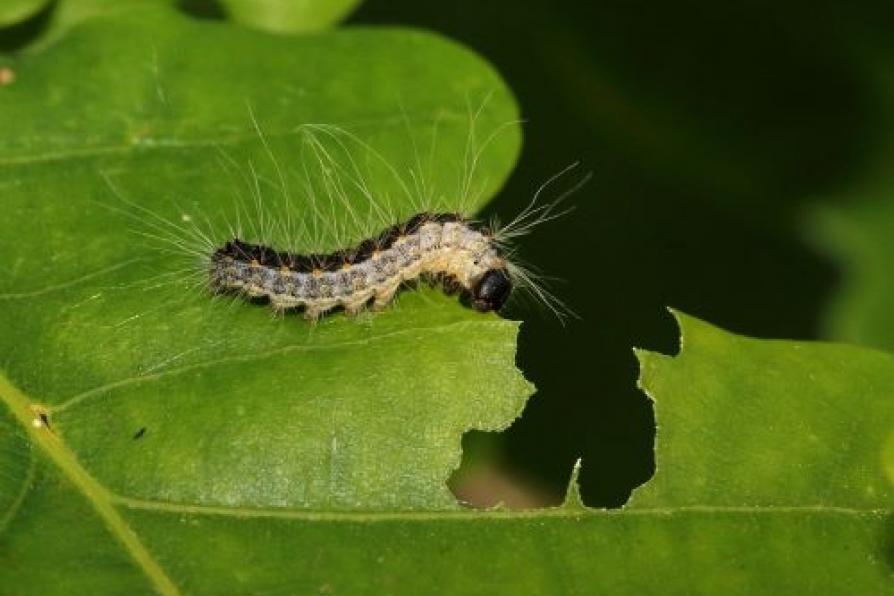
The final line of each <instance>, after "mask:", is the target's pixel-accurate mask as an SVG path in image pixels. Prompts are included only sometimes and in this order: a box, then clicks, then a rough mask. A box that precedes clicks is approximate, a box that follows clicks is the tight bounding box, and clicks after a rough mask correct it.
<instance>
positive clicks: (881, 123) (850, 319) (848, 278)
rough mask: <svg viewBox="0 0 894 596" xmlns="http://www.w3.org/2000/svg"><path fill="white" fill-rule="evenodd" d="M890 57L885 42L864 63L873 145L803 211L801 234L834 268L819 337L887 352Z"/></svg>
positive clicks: (892, 287) (892, 120)
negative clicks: (842, 182) (873, 109)
mask: <svg viewBox="0 0 894 596" xmlns="http://www.w3.org/2000/svg"><path fill="white" fill-rule="evenodd" d="M892 68H894V59H892V57H891V55H890V51H888V50H887V47H885V48H884V49H883V50H877V55H876V56H875V58H874V60H873V62H872V63H871V64H870V65H869V66H868V67H867V68H866V71H867V79H868V81H867V83H866V86H867V88H869V89H871V90H872V91H873V92H874V97H873V103H874V104H875V105H878V106H880V107H881V108H882V109H880V111H879V114H878V115H877V120H878V121H877V122H876V123H875V126H874V133H873V134H874V138H876V139H878V142H876V143H875V144H873V146H872V147H871V148H870V149H871V150H870V151H868V152H867V156H866V157H865V158H864V162H863V163H861V164H860V167H859V168H855V170H854V172H852V175H851V177H852V179H853V183H852V184H851V185H850V186H849V188H846V189H845V190H842V191H839V192H838V193H836V195H834V196H832V197H825V200H824V201H822V202H818V203H817V204H815V205H813V206H812V207H811V208H810V209H808V210H807V211H806V217H804V218H802V219H803V221H804V226H803V227H804V229H805V233H806V236H807V238H808V240H809V241H810V242H811V243H812V245H813V246H814V247H815V248H816V250H817V251H819V252H821V253H822V254H823V255H824V256H826V257H827V258H829V259H830V260H832V261H833V262H834V263H835V264H836V265H837V266H838V270H839V280H838V283H837V284H836V286H835V288H833V291H832V292H831V297H830V299H829V300H828V303H827V304H826V305H825V309H824V313H823V317H822V320H821V321H820V324H821V332H822V335H823V336H824V337H826V338H829V339H832V340H835V341H847V342H853V343H859V344H861V345H866V346H872V347H876V348H882V349H886V350H889V351H890V350H894V309H892V308H891V307H890V306H891V304H892V301H894V278H892V276H891V275H890V271H891V269H892V267H894V237H892V234H891V230H894V202H892V199H894V176H892V175H891V165H890V164H891V160H892V158H894V142H892V141H894V112H892V110H891V106H892V105H894V103H892V102H894V80H892V78H891V76H890V73H891V72H892Z"/></svg>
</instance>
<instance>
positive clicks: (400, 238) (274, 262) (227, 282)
mask: <svg viewBox="0 0 894 596" xmlns="http://www.w3.org/2000/svg"><path fill="white" fill-rule="evenodd" d="M508 267H509V263H508V262H507V258H506V254H505V252H504V250H503V249H502V248H501V246H500V244H499V243H498V242H497V241H496V240H495V238H494V236H493V234H492V233H491V232H490V230H489V229H488V228H486V227H484V226H481V225H480V224H478V223H476V222H473V221H471V220H467V219H465V218H463V217H462V216H461V215H459V214H456V213H419V214H417V215H415V216H413V217H411V218H410V219H409V220H407V221H406V222H404V223H401V224H396V225H393V226H391V227H389V228H388V229H386V230H385V231H383V232H382V233H381V234H379V235H378V236H376V237H374V238H370V239H367V240H364V241H363V242H361V243H359V245H357V246H356V247H353V248H349V249H341V250H337V251H335V252H332V253H328V254H306V255H301V254H295V253H291V252H280V251H277V250H274V249H273V248H270V247H267V246H263V245H260V244H250V243H247V242H243V241H241V240H239V239H238V238H236V239H233V240H231V241H229V242H227V243H226V244H225V245H224V246H223V247H221V248H219V249H217V250H216V251H215V252H214V254H213V256H212V258H211V267H210V272H209V273H210V286H211V288H212V289H214V290H216V291H221V292H235V293H238V294H241V295H243V296H245V297H248V298H250V299H257V298H266V299H268V300H269V302H270V304H271V305H272V306H273V307H274V308H275V309H276V310H279V311H284V310H288V309H298V308H303V309H304V313H305V316H306V317H307V318H311V319H315V318H318V317H320V316H322V315H324V314H326V313H327V312H329V311H330V310H332V309H335V308H339V307H340V308H343V309H344V310H345V311H346V312H348V313H350V314H354V313H358V312H360V311H361V310H362V309H363V308H365V307H366V306H367V305H368V304H369V303H370V302H372V303H373V306H374V307H375V308H382V307H384V306H385V305H387V304H388V303H389V302H390V301H391V300H392V298H393V297H394V295H395V293H396V292H397V291H398V289H399V288H400V287H401V286H403V285H404V284H406V283H408V282H413V281H415V280H416V279H418V278H420V277H422V278H427V279H429V280H432V281H442V283H443V284H444V286H445V289H446V290H447V291H448V293H450V292H456V291H459V292H460V293H461V294H462V297H463V299H464V301H466V302H467V303H468V304H470V305H471V306H472V307H473V308H475V309H476V310H478V311H480V312H488V311H492V310H499V309H500V307H502V306H503V304H504V303H505V302H506V300H507V299H508V298H509V295H510V293H511V292H512V280H511V276H510V273H509V269H508Z"/></svg>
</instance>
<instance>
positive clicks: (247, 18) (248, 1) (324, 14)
mask: <svg viewBox="0 0 894 596" xmlns="http://www.w3.org/2000/svg"><path fill="white" fill-rule="evenodd" d="M360 2H361V0H222V1H221V4H222V5H223V6H224V7H226V9H227V14H228V15H229V16H230V17H231V18H232V19H233V20H234V21H236V22H237V23H243V24H246V25H250V26H252V27H257V28H258V29H266V30H269V31H311V30H314V29H323V28H325V27H328V26H330V25H333V24H335V23H337V22H338V21H340V20H341V19H343V18H344V17H346V16H347V15H348V14H349V13H350V12H351V11H352V10H354V9H355V8H356V7H357V5H358V4H360Z"/></svg>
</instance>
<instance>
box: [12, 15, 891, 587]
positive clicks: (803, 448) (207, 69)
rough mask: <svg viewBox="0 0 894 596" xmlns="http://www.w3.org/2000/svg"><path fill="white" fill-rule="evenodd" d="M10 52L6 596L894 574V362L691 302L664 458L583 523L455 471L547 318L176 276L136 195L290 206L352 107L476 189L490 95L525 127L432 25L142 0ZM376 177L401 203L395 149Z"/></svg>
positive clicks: (495, 148)
mask: <svg viewBox="0 0 894 596" xmlns="http://www.w3.org/2000/svg"><path fill="white" fill-rule="evenodd" d="M222 48H226V50H227V51H228V52H229V53H228V54H227V60H226V61H225V63H222V62H221V60H220V56H221V55H222V52H223V50H222ZM9 63H10V65H11V67H12V68H13V69H14V70H15V72H16V80H15V82H14V83H13V84H10V85H7V86H5V87H2V88H0V128H2V130H4V132H5V134H4V135H2V136H0V173H2V175H0V188H2V195H0V196H2V197H3V199H2V200H3V207H4V214H3V217H2V218H0V254H3V255H4V258H3V259H2V260H0V302H2V308H0V338H2V339H0V368H2V370H3V374H2V376H0V401H2V403H3V407H2V408H0V591H2V592H7V593H13V594H40V595H46V594H82V593H84V594H122V593H127V594H140V593H152V592H153V591H155V592H159V593H165V594H178V593H184V594H185V593H189V594H228V593H229V594H245V593H270V592H273V593H284V594H292V593H299V594H300V593H311V592H322V593H327V592H335V593H371V592H375V593H407V594H418V593H432V592H434V591H450V592H454V593H462V594H474V593H480V594H484V593H486V594H493V593H507V594H509V593H512V594H516V593H520V592H527V593H560V592H576V593H592V592H597V593H598V592H606V593H617V594H624V593H636V594H643V593H662V594H663V593H668V592H679V593H692V592H704V593H719V592H723V593H743V594H744V593H798V592H803V591H807V590H811V591H814V592H826V593H845V592H847V593H852V592H857V593H867V594H868V593H882V592H883V591H885V590H886V589H888V588H889V584H890V577H889V576H890V569H889V568H888V567H887V566H886V563H885V561H884V559H883V556H884V555H883V550H882V549H883V547H884V545H885V544H886V543H887V544H890V538H891V537H890V527H887V528H886V526H885V520H886V518H889V517H890V497H891V490H892V488H891V484H890V483H889V482H888V481H887V479H886V477H885V472H884V470H885V469H890V467H891V465H890V461H888V460H886V459H885V458H887V457H889V456H888V455H885V454H890V453H891V449H890V436H891V431H892V429H891V425H890V420H891V419H892V416H891V414H892V412H891V410H892V405H891V404H892V401H891V395H892V388H894V358H892V356H889V355H886V354H882V353H878V352H873V351H870V350H864V349H859V348H854V347H847V346H834V345H823V344H804V343H797V342H776V341H760V340H753V339H746V338H742V337H738V336H735V335H732V334H728V333H725V332H722V331H720V330H717V329H715V328H712V327H710V326H709V325H707V324H705V323H701V322H699V321H697V320H694V319H690V318H688V317H683V316H681V317H680V323H681V328H682V335H683V346H684V347H683V351H682V354H681V355H680V356H677V357H676V358H669V357H666V356H661V355H657V354H647V353H643V354H641V359H642V366H643V377H642V379H643V380H642V383H643V386H644V387H645V388H646V389H647V390H648V392H649V393H650V394H651V395H652V396H653V397H654V398H655V399H656V400H657V402H656V408H657V418H658V424H659V429H658V449H657V452H656V460H657V474H656V477H655V478H654V480H653V481H652V482H651V483H650V484H649V485H648V486H647V487H646V488H644V489H642V490H641V491H640V492H638V493H637V494H636V496H635V499H634V501H633V504H632V505H631V506H630V507H629V508H628V509H627V510H626V511H619V512H604V511H593V510H589V509H586V508H585V507H583V506H582V505H581V502H580V498H579V495H578V494H577V492H576V491H575V490H574V486H573V484H572V490H571V491H570V492H569V497H568V499H567V502H566V504H565V505H564V506H563V507H561V508H556V509H548V510H538V511H530V512H508V511H500V510H496V511H485V512H475V511H466V510H462V509H460V508H459V507H458V506H457V504H456V503H455V501H454V500H453V498H452V496H451V495H450V493H449V491H448V490H447V489H446V485H445V481H446V479H447V476H448V475H449V473H450V471H451V470H452V469H453V468H454V467H455V466H456V465H457V464H458V461H459V456H460V451H459V445H460V438H461V436H462V434H463V433H464V432H465V431H466V430H468V429H470V428H480V429H500V428H503V427H505V426H506V425H507V424H509V423H510V422H511V421H512V419H513V418H514V417H515V416H517V415H518V413H519V411H520V409H521V407H522V406H523V404H524V401H525V399H526V397H527V395H528V394H529V393H530V390H531V387H530V385H529V384H527V383H526V382H525V381H524V379H523V378H522V377H521V375H520V374H519V372H518V371H517V370H516V369H515V367H514V364H513V359H514V350H515V334H516V331H517V325H516V324H515V323H513V322H509V321H504V320H501V319H499V318H497V317H495V316H481V315H478V314H477V313H473V312H470V311H468V310H466V309H464V308H462V307H460V306H459V305H458V304H457V303H456V301H455V300H454V299H451V298H448V297H444V296H442V295H441V294H440V293H437V292H432V291H416V292H409V293H405V294H404V295H402V296H401V298H400V300H399V301H398V303H397V304H396V305H395V307H394V308H392V309H390V310H388V311H387V312H384V313H379V314H376V315H374V316H369V317H365V318H360V319H347V318H345V317H341V316H333V317H329V318H327V319H325V320H323V321H322V322H320V323H319V324H318V325H316V326H312V325H310V324H308V323H305V322H303V321H302V320H300V319H299V318H298V317H292V316H287V317H284V318H281V319H276V318H272V317H271V316H270V314H269V312H268V311H267V310H266V309H264V308H262V307H260V306H255V305H249V304H244V303H241V302H236V303H232V304H231V303H224V302H221V301H213V300H210V299H209V298H208V297H207V296H206V295H204V294H203V293H201V292H194V293H184V292H183V288H182V285H179V284H163V285H162V286H161V287H158V288H157V287H155V284H153V283H147V282H151V281H153V280H152V279H151V278H152V277H153V276H157V274H158V273H159V272H162V273H164V272H167V271H170V267H171V264H170V263H169V262H168V261H169V260H168V259H167V258H165V257H164V256H163V255H160V254H158V253H157V252H153V251H150V250H149V249H148V248H147V245H146V243H144V242H143V241H141V240H140V237H139V236H135V235H133V234H131V233H130V232H129V230H128V229H127V228H128V227H131V226H132V224H133V221H132V220H133V218H139V217H141V216H142V217H145V213H144V212H142V211H140V210H138V209H134V208H133V203H139V204H140V205H143V206H145V207H146V208H149V209H151V210H152V211H153V212H154V213H157V214H159V215H160V216H162V217H166V218H168V219H174V220H175V221H176V220H177V217H178V216H179V215H181V214H183V213H184V212H188V213H203V214H205V215H207V216H208V217H210V218H217V217H220V216H221V214H223V215H226V214H227V213H226V212H227V210H228V209H229V208H230V207H229V206H230V205H231V204H232V199H231V198H230V197H231V196H232V195H233V193H234V192H235V193H237V194H238V193H239V192H241V191H240V187H239V185H238V178H239V174H240V173H245V171H244V164H246V163H249V162H251V163H252V164H255V165H256V167H257V173H258V176H259V179H260V180H263V181H265V183H264V188H265V189H266V191H268V192H269V189H270V186H271V185H270V184H269V182H270V181H271V180H273V181H274V182H275V180H276V174H277V172H276V169H277V168H276V164H274V163H272V160H271V159H270V156H271V155H273V156H278V157H279V158H280V159H279V160H278V161H279V162H280V163H282V165H283V166H284V168H285V169H286V170H287V171H289V170H291V169H294V163H295V162H291V161H289V160H290V159H294V160H295V161H296V162H299V163H300V160H299V159H298V157H297V156H298V155H300V151H301V148H302V141H301V139H302V136H301V134H300V129H298V128H297V127H298V125H300V124H302V123H308V122H334V123H338V124H342V125H345V126H348V127H349V128H350V129H351V130H354V131H357V134H358V135H361V136H362V138H363V139H366V140H369V141H370V142H371V143H373V142H374V145H375V147H376V148H380V149H381V152H382V154H383V155H384V156H385V157H386V158H387V160H388V161H389V162H390V163H394V164H397V167H396V169H397V171H406V167H410V166H412V165H413V163H414V158H415V156H416V154H417V151H416V148H415V146H414V143H411V142H407V136H408V135H410V137H411V138H415V137H416V136H417V135H418V136H420V137H422V138H423V139H425V140H428V141H431V140H432V137H434V136H435V134H434V130H437V131H438V132H437V144H436V145H434V146H435V147H436V150H435V155H434V160H433V161H434V163H437V164H438V168H436V169H435V170H434V171H433V172H432V178H433V179H432V182H433V183H434V184H435V185H436V186H437V188H439V189H441V191H445V189H446V191H447V192H449V191H450V190H451V189H452V188H453V187H451V186H450V184H451V180H452V179H453V176H452V174H451V170H452V169H453V168H452V167H450V164H455V163H456V162H457V160H458V158H457V156H458V155H462V154H463V152H464V147H465V141H466V138H467V133H468V122H467V117H466V113H467V103H468V98H470V97H471V98H479V97H483V96H486V95H488V94H492V95H493V96H492V98H491V100H490V101H489V102H487V103H486V104H483V107H482V112H481V115H480V118H479V120H478V125H480V126H481V127H482V128H483V129H484V130H488V129H490V130H493V129H496V128H499V126H500V125H501V124H503V123H505V122H507V121H510V120H512V119H513V118H514V117H515V107H514V104H513V102H512V100H511V97H509V94H508V92H507V90H506V89H505V86H504V85H503V84H502V83H501V81H500V80H499V78H498V77H497V76H496V75H495V74H494V73H493V71H492V70H491V69H490V68H489V67H487V65H485V64H483V63H482V61H481V60H480V59H479V58H477V57H476V56H474V55H473V54H471V53H469V52H468V51H466V50H463V49H462V48H460V47H457V46H456V45H454V44H451V43H449V42H445V41H444V40H442V39H439V38H437V37H435V36H432V35H429V34H422V33H417V32H412V31H402V30H386V29H379V30H362V29H352V30H349V31H340V32H330V33H322V34H315V35H307V36H301V37H289V36H271V35H267V34H263V33H259V32H252V31H245V30H241V29H238V28H235V27H230V26H226V25H220V24H216V25H208V24H202V23H197V22H193V21H190V20H189V19H186V18H183V17H180V16H177V15H175V14H173V13H171V12H168V11H164V10H162V9H154V8H140V9H139V10H136V9H135V10H133V11H130V12H128V13H127V14H124V13H119V14H116V15H111V16H107V17H105V18H96V19H89V20H86V21H84V22H82V23H81V24H80V25H78V26H76V27H74V28H73V29H72V30H71V31H70V33H68V34H67V35H66V36H65V37H63V38H61V39H60V40H59V42H58V43H57V44H55V45H53V46H51V47H45V48H44V49H43V50H41V51H37V50H35V51H32V52H31V53H29V54H27V55H23V56H20V57H17V58H15V59H10V61H9ZM296 65H298V66H300V67H296ZM224 66H225V67H224ZM333 73H336V74H337V75H338V76H333ZM249 107H250V109H251V112H252V113H253V114H254V115H255V116H256V120H257V122H258V127H259V128H260V130H261V132H262V133H263V135H264V139H265V140H266V143H265V142H262V140H261V138H259V133H258V131H257V130H256V129H255V127H254V123H253V122H252V119H251V117H250V115H249ZM407 121H409V122H410V124H409V125H408V124H406V122H407ZM433 122H438V123H439V126H438V127H437V129H435V128H434V127H433V126H432V123H433ZM414 123H415V124H414ZM420 123H424V124H420ZM408 128H409V130H408ZM518 140H519V139H518V129H517V127H515V126H512V127H510V129H509V132H507V133H505V134H502V135H498V136H497V137H496V139H495V140H494V141H493V143H492V144H491V145H490V146H489V147H488V150H487V151H486V152H485V153H484V154H482V157H481V164H480V177H481V180H480V189H481V194H480V196H479V197H478V199H477V203H476V204H477V205H481V204H482V203H483V201H484V200H486V198H487V197H488V196H490V195H492V194H493V192H495V190H496V189H497V188H498V187H499V185H500V183H501V182H502V180H503V179H504V178H505V176H506V175H507V173H508V171H509V169H510V168H511V165H512V164H513V162H514V159H515V156H516V154H517V151H518ZM424 146H429V144H426V145H424ZM268 147H269V151H268ZM221 154H224V155H225V156H228V157H229V158H231V161H227V160H224V165H223V167H222V166H221V163H220V159H219V158H220V156H221ZM459 161H460V162H461V161H462V159H461V158H459ZM227 164H230V165H227ZM233 164H235V165H233ZM290 165H291V166H292V167H291V168H290ZM233 170H236V171H235V172H233ZM234 173H235V174H236V179H237V183H235V184H234V182H233V177H232V176H230V174H234ZM369 181H370V182H371V183H375V184H376V187H377V188H378V187H381V188H382V189H383V194H384V195H386V196H392V197H401V196H402V195H400V194H399V192H398V188H397V185H396V183H395V181H394V180H393V178H392V177H391V176H389V175H388V173H387V172H383V171H382V169H381V168H375V167H373V168H372V170H371V171H370V178H369ZM272 186H276V185H275V184H273V185H272ZM122 198H123V200H122ZM458 198H459V197H455V200H458ZM395 200H400V199H397V198H395ZM110 205H111V206H113V207H114V208H111V209H110V208H109V207H110ZM398 207H399V209H400V210H402V211H403V212H408V211H409V210H411V208H412V205H410V204H409V203H406V204H401V205H398ZM122 211H123V212H124V214H122V213H121V212H122ZM342 215H343V214H342ZM138 227H139V226H138ZM143 229H144V231H145V228H143ZM329 240H330V241H332V242H334V241H335V239H334V238H330V239H329ZM544 349H549V347H548V346H547V347H545V348H544Z"/></svg>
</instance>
